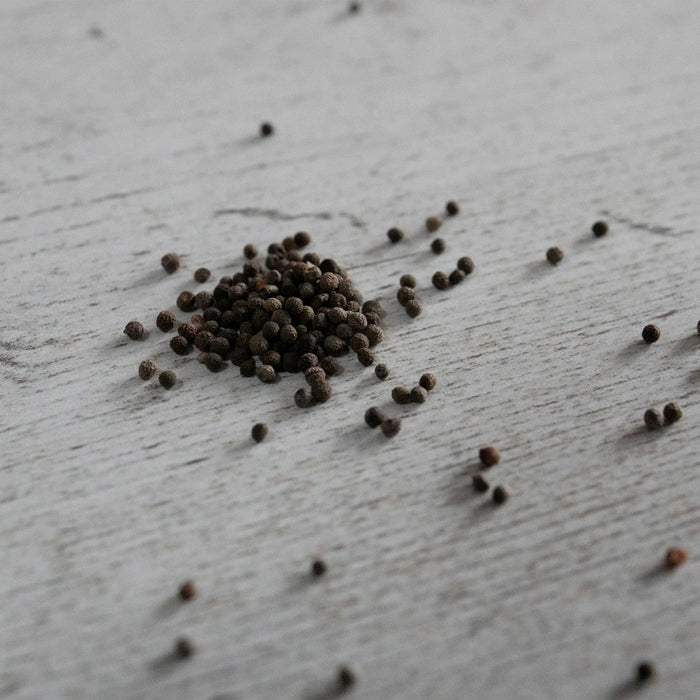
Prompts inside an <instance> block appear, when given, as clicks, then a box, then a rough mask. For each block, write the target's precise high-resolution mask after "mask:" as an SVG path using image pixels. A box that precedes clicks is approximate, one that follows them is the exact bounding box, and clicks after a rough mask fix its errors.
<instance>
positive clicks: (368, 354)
mask: <svg viewBox="0 0 700 700" xmlns="http://www.w3.org/2000/svg"><path fill="white" fill-rule="evenodd" d="M357 359H358V360H359V361H360V364H361V365H362V366H363V367H370V366H371V365H373V364H374V352H372V350H370V349H369V348H360V349H359V350H358V351H357Z"/></svg>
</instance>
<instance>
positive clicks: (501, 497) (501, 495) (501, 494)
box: [493, 486, 509, 506]
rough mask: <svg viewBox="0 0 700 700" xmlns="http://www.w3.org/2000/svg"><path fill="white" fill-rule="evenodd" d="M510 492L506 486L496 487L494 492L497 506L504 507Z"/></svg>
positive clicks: (494, 500)
mask: <svg viewBox="0 0 700 700" xmlns="http://www.w3.org/2000/svg"><path fill="white" fill-rule="evenodd" d="M508 495H509V494H508V491H507V489H506V488H505V486H496V488H495V489H494V490H493V502H494V503H495V504H496V505H499V506H500V505H503V504H504V503H505V502H506V501H507V500H508Z"/></svg>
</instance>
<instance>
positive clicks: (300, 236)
mask: <svg viewBox="0 0 700 700" xmlns="http://www.w3.org/2000/svg"><path fill="white" fill-rule="evenodd" d="M294 243H295V245H296V247H297V248H306V246H307V245H309V243H311V236H310V235H309V234H308V233H307V232H306V231H298V232H297V233H295V234H294Z"/></svg>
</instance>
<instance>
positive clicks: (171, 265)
mask: <svg viewBox="0 0 700 700" xmlns="http://www.w3.org/2000/svg"><path fill="white" fill-rule="evenodd" d="M160 264H161V265H162V266H163V269H164V270H165V271H166V272H167V273H168V274H169V275H172V274H173V272H177V270H178V269H179V267H180V256H179V255H178V254H177V253H166V254H165V255H164V256H163V257H162V258H161V259H160Z"/></svg>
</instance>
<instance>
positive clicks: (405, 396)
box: [391, 386, 411, 405]
mask: <svg viewBox="0 0 700 700" xmlns="http://www.w3.org/2000/svg"><path fill="white" fill-rule="evenodd" d="M391 398H392V399H394V401H395V402H396V403H398V404H400V405H405V404H408V403H411V392H410V391H409V390H408V389H407V388H406V387H405V386H395V387H394V388H393V389H392V390H391Z"/></svg>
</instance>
